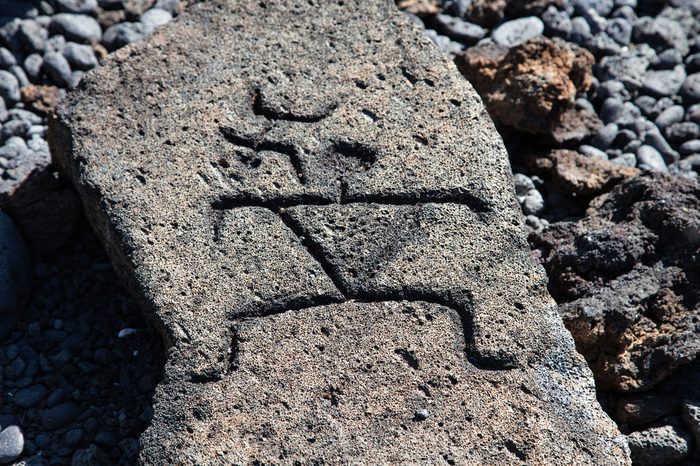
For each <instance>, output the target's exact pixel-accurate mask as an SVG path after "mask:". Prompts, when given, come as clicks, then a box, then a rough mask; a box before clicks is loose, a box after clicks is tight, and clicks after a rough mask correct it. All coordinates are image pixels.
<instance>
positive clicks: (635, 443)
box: [627, 426, 690, 466]
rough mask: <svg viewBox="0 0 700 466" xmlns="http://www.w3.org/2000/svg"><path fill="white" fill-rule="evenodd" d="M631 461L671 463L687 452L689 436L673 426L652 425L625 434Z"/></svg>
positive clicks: (645, 465) (646, 464)
mask: <svg viewBox="0 0 700 466" xmlns="http://www.w3.org/2000/svg"><path fill="white" fill-rule="evenodd" d="M627 440H628V442H629V446H630V451H631V452H632V462H633V463H634V464H635V465H639V466H656V465H660V464H672V463H676V462H679V461H681V460H683V459H684V458H686V457H687V456H688V454H689V441H690V438H689V436H688V434H687V433H685V432H683V431H681V430H680V429H678V428H676V427H673V426H663V427H653V428H651V429H647V430H642V431H638V432H633V433H631V434H630V435H628V436H627Z"/></svg>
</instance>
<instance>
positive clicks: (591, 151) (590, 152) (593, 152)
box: [578, 144, 608, 160]
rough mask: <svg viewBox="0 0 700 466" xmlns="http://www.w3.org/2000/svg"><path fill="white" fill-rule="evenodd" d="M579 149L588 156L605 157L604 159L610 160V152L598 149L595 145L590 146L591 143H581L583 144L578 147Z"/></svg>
mask: <svg viewBox="0 0 700 466" xmlns="http://www.w3.org/2000/svg"><path fill="white" fill-rule="evenodd" d="M578 151H579V152H580V153H581V154H583V155H585V156H586V157H591V158H599V159H603V160H608V154H606V153H605V152H603V151H602V150H600V149H597V148H595V147H593V146H589V145H586V144H583V145H581V146H579V147H578Z"/></svg>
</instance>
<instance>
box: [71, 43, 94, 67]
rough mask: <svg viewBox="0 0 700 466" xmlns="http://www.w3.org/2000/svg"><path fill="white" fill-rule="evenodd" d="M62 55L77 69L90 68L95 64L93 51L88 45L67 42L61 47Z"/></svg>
mask: <svg viewBox="0 0 700 466" xmlns="http://www.w3.org/2000/svg"><path fill="white" fill-rule="evenodd" d="M63 56H65V57H66V59H67V60H68V63H70V64H71V66H72V67H73V68H75V69H78V70H90V69H92V68H94V67H96V66H97V58H96V57H95V52H93V50H92V47H90V46H89V45H82V44H76V43H75V42H68V43H67V44H66V46H65V48H64V49H63Z"/></svg>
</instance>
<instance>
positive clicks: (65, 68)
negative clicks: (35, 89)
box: [42, 52, 71, 87]
mask: <svg viewBox="0 0 700 466" xmlns="http://www.w3.org/2000/svg"><path fill="white" fill-rule="evenodd" d="M42 70H43V71H44V73H46V74H47V75H48V76H49V77H50V78H51V79H52V80H53V82H55V83H56V84H57V85H58V86H59V87H68V84H69V83H70V77H71V69H70V64H69V63H68V60H66V57H64V56H63V55H61V54H60V53H58V52H47V53H46V54H44V63H43V65H42Z"/></svg>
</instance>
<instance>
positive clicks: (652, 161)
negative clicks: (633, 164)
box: [637, 145, 668, 172]
mask: <svg viewBox="0 0 700 466" xmlns="http://www.w3.org/2000/svg"><path fill="white" fill-rule="evenodd" d="M637 166H639V168H644V169H647V170H660V171H664V172H665V171H668V168H667V167H666V163H665V162H664V158H663V157H662V156H661V154H660V153H659V151H657V150H656V149H654V148H653V147H651V146H647V145H643V146H641V147H640V148H639V149H638V150H637Z"/></svg>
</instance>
